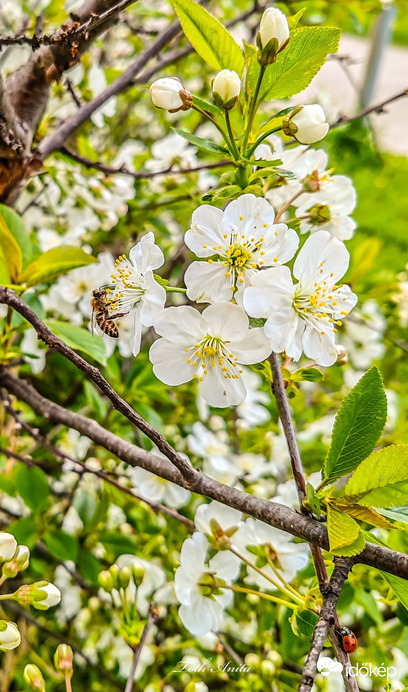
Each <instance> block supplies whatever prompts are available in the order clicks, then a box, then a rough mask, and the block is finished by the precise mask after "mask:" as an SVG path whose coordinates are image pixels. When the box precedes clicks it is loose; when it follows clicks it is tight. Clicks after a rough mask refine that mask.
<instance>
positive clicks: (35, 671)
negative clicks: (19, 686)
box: [23, 663, 46, 692]
mask: <svg viewBox="0 0 408 692" xmlns="http://www.w3.org/2000/svg"><path fill="white" fill-rule="evenodd" d="M23 676H24V680H25V681H26V683H27V684H28V685H30V687H31V689H32V690H35V692H46V690H45V682H44V678H43V676H42V674H41V671H40V669H39V668H38V666H35V665H34V663H29V664H28V666H26V667H25V668H24V673H23Z"/></svg>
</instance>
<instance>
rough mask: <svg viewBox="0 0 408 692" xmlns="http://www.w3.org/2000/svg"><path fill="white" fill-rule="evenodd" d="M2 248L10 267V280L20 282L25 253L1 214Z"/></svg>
mask: <svg viewBox="0 0 408 692" xmlns="http://www.w3.org/2000/svg"><path fill="white" fill-rule="evenodd" d="M0 248H1V251H2V256H3V257H4V260H5V262H6V264H7V267H8V273H9V276H10V280H11V281H12V282H13V283H18V281H19V278H20V274H21V270H22V268H23V255H22V254H21V250H20V247H19V245H18V243H17V241H16V239H15V238H14V236H13V234H12V233H11V231H10V229H9V227H8V226H7V223H6V222H5V220H4V218H3V217H2V216H1V214H0Z"/></svg>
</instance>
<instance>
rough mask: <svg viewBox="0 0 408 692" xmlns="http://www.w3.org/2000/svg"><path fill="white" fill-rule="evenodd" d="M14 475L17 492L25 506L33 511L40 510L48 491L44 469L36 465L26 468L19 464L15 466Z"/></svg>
mask: <svg viewBox="0 0 408 692" xmlns="http://www.w3.org/2000/svg"><path fill="white" fill-rule="evenodd" d="M14 477H15V482H16V487H17V491H18V494H19V495H20V496H21V497H22V499H23V500H24V502H25V504H26V505H27V507H29V508H30V509H31V510H32V511H33V512H35V513H38V512H41V510H42V508H43V507H44V505H45V504H46V502H47V499H48V496H49V493H50V487H49V484H48V479H47V476H46V474H45V473H44V471H42V470H41V469H40V468H38V466H33V467H32V468H28V467H27V466H25V465H24V464H19V465H18V466H17V467H16V471H15V476H14Z"/></svg>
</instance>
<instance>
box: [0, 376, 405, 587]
mask: <svg viewBox="0 0 408 692" xmlns="http://www.w3.org/2000/svg"><path fill="white" fill-rule="evenodd" d="M0 386H1V387H4V389H6V390H7V391H8V392H10V393H11V394H14V395H15V396H16V397H17V398H18V399H20V400H21V401H24V402H25V403H27V404H28V405H29V406H30V407H31V408H32V409H34V410H35V411H36V412H37V413H39V414H41V415H42V416H43V417H44V418H45V419H46V420H49V421H53V422H56V423H62V424H63V425H66V426H68V427H70V428H74V430H78V432H80V433H81V434H82V435H86V436H87V437H89V438H90V439H91V440H93V441H94V442H95V444H97V445H100V446H101V447H104V449H107V450H108V451H109V452H111V453H112V454H115V455H116V456H117V457H118V458H119V459H122V461H124V462H125V463H127V464H130V465H131V466H140V467H141V468H144V469H146V470H147V471H150V472H151V473H154V474H156V475H157V476H160V477H161V478H165V479H166V480H168V481H171V482H172V483H176V485H179V486H181V487H183V488H186V487H188V485H187V484H186V480H185V478H184V477H183V476H182V474H181V473H180V471H178V469H177V468H176V467H175V466H173V465H172V464H171V463H170V462H168V461H167V460H166V459H162V458H161V457H158V456H156V455H155V454H152V453H151V452H146V451H145V450H144V449H141V448H140V447H137V446H136V445H133V444H132V443H130V442H128V441H127V440H123V439H121V438H120V437H118V436H117V435H114V434H113V433H111V432H109V431H108V430H105V428H103V427H102V426H101V425H99V423H96V422H95V421H94V420H90V419H88V418H86V417H85V416H81V415H80V414H78V413H74V412H72V411H68V410H67V409H65V408H63V407H62V406H59V405H58V404H55V403H53V402H51V401H49V400H48V399H46V398H45V397H43V396H41V395H40V394H38V392H37V391H36V390H35V389H34V388H33V387H31V385H29V384H27V383H26V382H24V381H22V380H20V379H18V378H17V377H14V376H13V375H12V374H11V373H9V372H8V371H7V370H3V371H2V372H0ZM193 472H194V475H195V483H194V492H195V493H197V494H198V495H203V496H204V497H208V498H209V499H211V500H217V501H218V502H221V503H222V504H224V505H228V506H229V507H234V508H235V509H238V510H239V511H240V512H243V513H244V514H247V515H249V516H251V517H254V518H255V519H260V520H261V521H263V522H265V524H269V525H270V526H274V527H275V528H277V529H281V530H282V531H285V532H286V533H290V534H291V535H292V536H297V537H298V538H301V539H303V540H304V541H307V543H312V544H314V545H317V546H319V547H320V548H324V550H328V549H329V539H328V535H327V529H326V527H325V526H324V525H323V524H321V523H320V522H318V521H315V520H314V519H310V518H309V517H307V516H305V515H303V514H301V513H300V512H297V511H295V510H293V509H291V508H290V507H285V506H283V505H280V504H278V503H276V502H270V501H269V500H263V499H261V498H257V497H254V496H253V495H250V494H249V493H246V492H244V491H242V490H238V489H237V488H230V487H229V486H227V485H224V484H223V483H220V482H218V481H216V480H214V479H213V478H210V477H209V476H206V475H205V474H204V473H202V472H201V471H198V470H196V469H193ZM354 561H355V563H361V564H364V565H368V566H370V567H375V568H377V569H380V570H382V571H384V572H388V573H390V574H395V575H396V576H397V577H402V578H403V579H408V555H404V554H403V553H399V552H397V551H393V550H390V549H389V548H385V547H383V546H381V545H375V544H372V543H367V544H366V547H365V548H364V550H363V551H362V553H360V555H358V556H357V557H356V558H355V560H354Z"/></svg>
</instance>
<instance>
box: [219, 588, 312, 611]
mask: <svg viewBox="0 0 408 692" xmlns="http://www.w3.org/2000/svg"><path fill="white" fill-rule="evenodd" d="M214 586H217V587H218V588H220V589H228V590H229V591H235V593H246V594H253V595H255V596H260V597H261V598H265V599H266V600H267V601H273V603H278V604H279V605H284V606H285V607H286V608H290V609H291V610H296V608H297V607H298V606H297V605H295V604H294V603H290V602H289V601H284V600H283V598H278V597H277V596H272V594H269V593H264V592H263V591H256V590H255V589H247V588H244V587H243V586H228V585H227V584H218V583H217V582H215V584H214Z"/></svg>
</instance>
